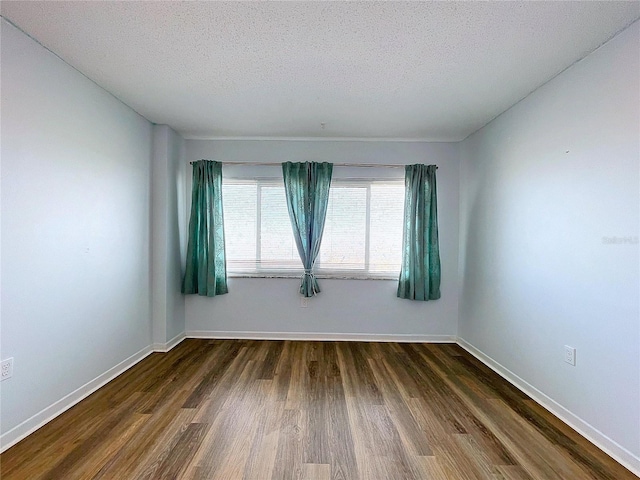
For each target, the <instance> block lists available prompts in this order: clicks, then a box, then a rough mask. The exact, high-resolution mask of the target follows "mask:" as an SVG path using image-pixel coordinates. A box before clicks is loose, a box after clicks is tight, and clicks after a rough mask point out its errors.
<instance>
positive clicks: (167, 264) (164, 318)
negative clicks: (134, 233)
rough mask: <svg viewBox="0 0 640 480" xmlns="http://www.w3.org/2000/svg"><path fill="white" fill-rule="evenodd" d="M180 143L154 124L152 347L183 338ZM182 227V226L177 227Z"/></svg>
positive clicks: (182, 168)
mask: <svg viewBox="0 0 640 480" xmlns="http://www.w3.org/2000/svg"><path fill="white" fill-rule="evenodd" d="M186 167H187V164H186V162H185V161H184V140H183V139H182V137H181V136H180V135H178V134H177V133H176V132H174V131H173V130H172V129H171V128H170V127H168V126H167V125H154V126H153V155H152V166H151V171H152V173H151V200H152V201H151V203H152V221H151V225H152V228H151V231H152V239H153V240H152V242H151V251H152V259H151V278H152V281H151V290H152V291H151V311H152V318H153V343H154V348H155V349H157V350H165V349H167V348H169V347H170V346H171V345H173V344H174V343H175V342H176V341H179V340H180V339H181V338H182V337H183V336H184V328H185V311H184V296H183V295H182V294H181V293H180V287H181V283H182V270H183V267H182V264H183V263H184V261H183V258H181V251H184V249H181V245H182V244H183V243H184V241H185V239H186V232H185V228H184V227H183V226H184V224H185V223H184V222H185V221H184V210H185V208H186V207H185V205H184V202H185V185H186V182H185V173H186ZM181 227H182V228H181Z"/></svg>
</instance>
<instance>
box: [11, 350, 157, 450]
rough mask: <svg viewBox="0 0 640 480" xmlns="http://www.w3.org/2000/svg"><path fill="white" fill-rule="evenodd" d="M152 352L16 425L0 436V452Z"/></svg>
mask: <svg viewBox="0 0 640 480" xmlns="http://www.w3.org/2000/svg"><path fill="white" fill-rule="evenodd" d="M152 352H153V350H152V348H151V346H148V347H145V348H143V349H142V350H140V351H138V352H136V353H134V354H133V355H131V356H130V357H129V358H127V359H125V360H123V361H122V362H120V363H118V364H117V365H116V366H115V367H113V368H110V369H109V370H107V371H106V372H104V373H103V374H102V375H99V376H97V377H96V378H94V379H93V380H91V381H89V382H87V383H85V384H84V385H83V386H81V387H80V388H78V389H76V390H74V391H73V392H71V393H70V394H68V395H66V396H64V397H62V398H61V399H60V400H58V401H57V402H55V403H54V404H52V405H50V406H48V407H47V408H45V409H44V410H41V411H40V412H38V413H36V414H35V415H33V416H32V417H31V418H28V419H27V420H25V421H24V422H22V423H21V424H19V425H16V426H15V427H13V428H12V429H11V430H9V431H8V432H5V433H3V434H2V435H0V452H4V451H5V450H7V449H8V448H9V447H12V446H13V445H15V444H16V443H18V442H19V441H20V440H22V439H23V438H25V437H26V436H28V435H30V434H31V433H33V432H35V431H36V430H38V429H39V428H40V427H42V426H43V425H45V424H46V423H48V422H50V421H51V420H53V419H54V418H56V417H57V416H58V415H61V414H62V413H64V412H66V411H67V410H69V409H70V408H71V407H73V406H74V405H75V404H76V403H78V402H80V401H81V400H83V399H85V398H86V397H88V396H89V395H91V394H92V393H93V392H95V391H96V390H98V389H99V388H100V387H102V386H104V385H106V384H107V383H109V382H110V381H111V380H113V379H114V378H116V377H117V376H118V375H120V374H121V373H123V372H124V371H126V370H128V369H129V368H131V367H133V366H134V365H135V364H136V363H138V362H139V361H141V360H142V359H144V358H145V357H147V356H148V355H149V354H150V353H152Z"/></svg>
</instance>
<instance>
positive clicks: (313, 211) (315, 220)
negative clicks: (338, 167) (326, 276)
mask: <svg viewBox="0 0 640 480" xmlns="http://www.w3.org/2000/svg"><path fill="white" fill-rule="evenodd" d="M332 172H333V164H332V163H327V162H323V163H316V162H311V163H309V162H305V163H291V162H285V163H283V164H282V174H283V176H284V190H285V194H286V197H287V208H288V209H289V219H290V220H291V227H292V228H293V236H294V237H295V240H296V246H297V247H298V253H299V254H300V259H301V260H302V264H303V266H304V275H303V276H302V284H301V285H300V293H301V294H302V295H304V296H305V297H312V296H314V295H315V294H316V293H319V292H320V287H319V286H318V281H317V280H316V278H315V276H314V275H313V264H314V262H315V261H316V257H317V256H318V252H319V251H320V242H321V241H322V231H323V230H324V220H325V217H326V215H327V204H328V203H329V188H330V186H331V174H332Z"/></svg>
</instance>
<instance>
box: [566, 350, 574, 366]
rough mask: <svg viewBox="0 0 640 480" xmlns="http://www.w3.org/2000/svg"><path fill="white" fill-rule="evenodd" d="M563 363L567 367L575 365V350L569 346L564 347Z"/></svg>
mask: <svg viewBox="0 0 640 480" xmlns="http://www.w3.org/2000/svg"><path fill="white" fill-rule="evenodd" d="M564 361H565V362H567V363H568V364H569V365H573V366H575V364H576V349H575V348H574V347H571V346H569V345H565V346H564Z"/></svg>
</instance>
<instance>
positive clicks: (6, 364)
mask: <svg viewBox="0 0 640 480" xmlns="http://www.w3.org/2000/svg"><path fill="white" fill-rule="evenodd" d="M12 376H13V357H11V358H7V359H6V360H3V361H2V368H1V377H0V382H1V381H2V380H6V379H7V378H11V377H12Z"/></svg>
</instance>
